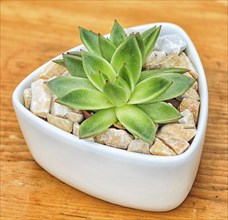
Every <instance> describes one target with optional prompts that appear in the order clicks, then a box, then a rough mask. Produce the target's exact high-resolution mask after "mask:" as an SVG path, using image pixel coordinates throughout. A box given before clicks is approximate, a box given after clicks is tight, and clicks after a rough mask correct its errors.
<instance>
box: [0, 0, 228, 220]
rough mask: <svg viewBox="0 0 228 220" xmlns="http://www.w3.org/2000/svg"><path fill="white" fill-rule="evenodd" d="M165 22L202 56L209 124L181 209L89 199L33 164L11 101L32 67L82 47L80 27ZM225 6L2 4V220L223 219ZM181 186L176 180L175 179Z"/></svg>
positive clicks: (195, 3)
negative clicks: (127, 205) (148, 208)
mask: <svg viewBox="0 0 228 220" xmlns="http://www.w3.org/2000/svg"><path fill="white" fill-rule="evenodd" d="M114 19H118V21H119V22H120V23H121V24H122V25H123V26H124V27H131V26H135V25H139V24H145V23H151V22H157V21H168V22H173V23H176V24H177V25H180V26H181V27H183V28H184V29H185V30H186V31H187V33H188V34H189V35H190V37H191V39H192V40H193V41H194V43H195V46H196V48H197V49H198V52H199V54H200V56H201V59H202V62H203V65H204V68H205V72H206V76H207V81H208V86H209V99H210V101H209V106H210V109H209V121H208V129H207V134H206V139H205V145H204V150H203V155H202V160H201V164H200V168H199V172H198V175H197V177H196V180H195V183H194V186H193V188H192V190H191V192H190V194H189V196H188V197H187V199H186V200H185V201H184V202H183V204H182V205H181V206H180V207H178V208H177V209H175V210H173V211H170V212H165V213H156V212H143V211H138V210H133V209H128V208H124V207H120V206H117V205H113V204H110V203H107V202H104V201H101V200H99V199H96V198H94V197H91V196H89V195H86V194H84V193H82V192H80V191H78V190H76V189H74V188H72V187H70V186H68V185H66V184H64V183H62V182H61V181H59V180H57V179H56V178H54V177H53V176H51V175H50V174H49V173H47V172H46V171H44V170H43V169H42V168H41V167H40V166H39V165H37V163H36V162H35V161H34V160H33V158H32V156H31V154H30V152H29V151H28V148H27V145H26V143H25V141H24V138H23V136H22V134H21V131H20V128H19V126H18V123H17V120H16V117H15V114H14V111H13V107H12V104H11V95H12V92H13V90H14V88H15V87H16V86H17V84H18V83H19V82H20V81H21V80H23V79H24V77H26V76H27V75H28V74H29V73H31V72H32V71H33V70H34V69H36V68H37V67H39V66H40V65H41V64H43V63H45V62H46V61H48V60H49V59H51V58H53V57H55V56H56V55H58V54H60V53H62V52H63V51H66V50H68V49H70V48H72V47H74V46H75V45H78V44H79V43H80V39H79V33H78V31H77V26H78V25H80V26H83V27H86V28H88V29H92V30H94V31H97V32H98V31H100V32H101V33H102V34H106V33H108V32H110V27H111V26H112V23H113V20H114ZM227 165H228V164H227V1H223V0H219V1H212V0H211V1H193V0H189V1H168V0H167V1H1V205H0V206H1V219H3V220H9V219H21V220H27V219H28V220H29V219H61V220H62V219H173V220H174V219H175V220H176V219H181V220H182V219H205V220H208V219H211V220H214V219H218V220H223V219H227V217H228V214H227V181H228V179H227ZM180 181H181V180H180Z"/></svg>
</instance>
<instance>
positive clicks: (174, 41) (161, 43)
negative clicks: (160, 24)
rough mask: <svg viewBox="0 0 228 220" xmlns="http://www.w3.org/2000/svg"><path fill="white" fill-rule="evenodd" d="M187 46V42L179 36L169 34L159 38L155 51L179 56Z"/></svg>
mask: <svg viewBox="0 0 228 220" xmlns="http://www.w3.org/2000/svg"><path fill="white" fill-rule="evenodd" d="M186 46H187V44H186V42H185V41H184V40H183V39H182V38H181V37H180V36H179V35H178V34H167V35H163V36H161V37H159V38H158V40H157V42H156V45H155V48H154V49H155V50H160V51H164V52H165V53H166V54H177V55H178V54H180V53H181V52H182V51H183V50H185V48H186Z"/></svg>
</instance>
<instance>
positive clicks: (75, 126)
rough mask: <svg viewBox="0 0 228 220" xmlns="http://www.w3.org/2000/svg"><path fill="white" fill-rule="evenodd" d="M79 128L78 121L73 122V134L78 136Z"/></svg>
mask: <svg viewBox="0 0 228 220" xmlns="http://www.w3.org/2000/svg"><path fill="white" fill-rule="evenodd" d="M79 128H80V125H79V124H78V122H75V123H74V125H73V134H74V135H76V136H78V137H79Z"/></svg>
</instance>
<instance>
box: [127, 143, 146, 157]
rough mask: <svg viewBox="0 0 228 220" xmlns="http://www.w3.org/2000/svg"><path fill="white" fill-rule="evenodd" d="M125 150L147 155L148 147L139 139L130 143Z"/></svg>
mask: <svg viewBox="0 0 228 220" xmlns="http://www.w3.org/2000/svg"><path fill="white" fill-rule="evenodd" d="M127 150H128V151H131V152H137V153H144V154H149V153H150V145H149V144H148V143H146V142H145V141H143V140H141V139H135V140H133V141H131V143H130V144H129V146H128V149H127Z"/></svg>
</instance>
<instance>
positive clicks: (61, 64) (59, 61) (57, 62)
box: [52, 58, 66, 67]
mask: <svg viewBox="0 0 228 220" xmlns="http://www.w3.org/2000/svg"><path fill="white" fill-rule="evenodd" d="M52 62H54V63H56V64H59V65H60V66H64V67H66V65H65V63H64V60H63V59H62V58H59V59H55V60H52Z"/></svg>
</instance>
